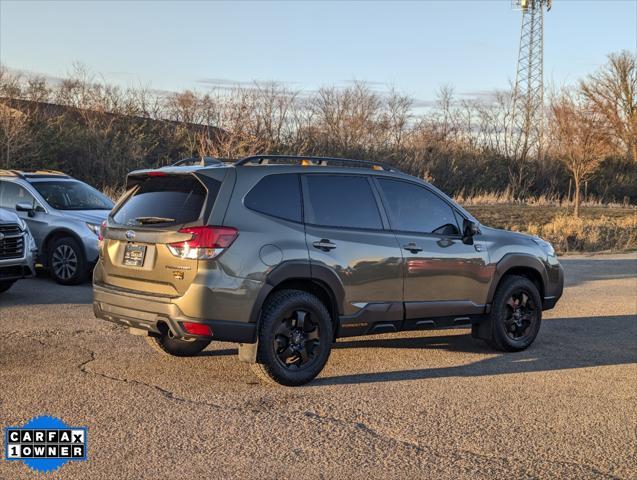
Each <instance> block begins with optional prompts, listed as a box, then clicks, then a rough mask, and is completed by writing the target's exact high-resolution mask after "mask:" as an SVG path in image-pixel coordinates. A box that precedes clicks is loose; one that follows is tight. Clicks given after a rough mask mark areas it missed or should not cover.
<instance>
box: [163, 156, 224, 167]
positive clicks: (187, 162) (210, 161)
mask: <svg viewBox="0 0 637 480" xmlns="http://www.w3.org/2000/svg"><path fill="white" fill-rule="evenodd" d="M224 163H225V161H224V159H220V158H213V157H191V158H182V159H181V160H178V161H176V162H175V163H173V164H171V165H170V166H171V167H185V166H199V165H200V166H202V167H207V166H210V165H223V164H224Z"/></svg>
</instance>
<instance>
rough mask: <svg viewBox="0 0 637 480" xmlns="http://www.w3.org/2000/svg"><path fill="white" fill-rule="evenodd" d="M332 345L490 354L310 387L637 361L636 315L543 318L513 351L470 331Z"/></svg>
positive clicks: (350, 376) (326, 381)
mask: <svg viewBox="0 0 637 480" xmlns="http://www.w3.org/2000/svg"><path fill="white" fill-rule="evenodd" d="M335 347H336V348H337V349H340V348H361V349H369V348H382V349H387V350H389V351H391V350H392V349H405V348H408V349H422V350H433V349H436V350H446V351H449V352H461V353H473V354H484V355H489V357H488V358H484V359H481V360H478V361H475V362H471V363H465V364H461V365H453V366H445V367H430V368H418V366H417V365H414V367H415V368H414V369H407V370H395V371H383V372H372V373H351V374H345V375H338V376H331V377H323V378H319V379H317V380H315V381H314V382H313V383H312V385H315V386H318V385H348V384H369V383H379V382H397V381H405V380H423V379H432V378H446V377H475V376H490V375H503V374H511V373H530V372H549V371H554V370H565V369H576V368H587V367H599V366H605V365H623V364H631V363H637V315H617V316H604V317H585V318H557V319H548V320H545V321H544V322H543V324H542V330H541V331H540V335H539V336H538V338H537V340H536V341H535V343H534V344H533V345H532V346H531V347H530V348H528V349H527V350H525V351H522V352H515V353H502V352H497V351H494V350H491V349H490V348H488V347H487V346H486V345H485V344H484V343H483V342H481V341H479V340H475V339H473V338H471V335H470V334H467V335H458V334H456V335H443V336H431V337H426V336H422V337H421V336H419V337H409V338H377V339H364V340H347V341H341V342H338V343H336V345H335ZM388 354H391V353H390V352H388Z"/></svg>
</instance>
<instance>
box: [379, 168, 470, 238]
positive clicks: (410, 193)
mask: <svg viewBox="0 0 637 480" xmlns="http://www.w3.org/2000/svg"><path fill="white" fill-rule="evenodd" d="M378 183H379V184H380V187H381V190H382V192H383V194H384V197H385V201H386V202H387V208H388V210H389V212H388V213H389V217H390V223H391V226H392V229H394V230H398V231H402V232H416V233H433V234H438V235H458V234H459V233H460V230H459V228H458V224H457V222H456V217H455V215H454V212H453V209H452V208H451V206H450V205H449V204H448V203H447V202H445V201H444V200H442V199H441V198H440V197H439V196H438V195H436V194H435V193H433V192H432V191H430V190H429V189H428V188H426V187H421V186H419V185H415V184H413V183H409V182H402V181H399V180H389V179H379V180H378Z"/></svg>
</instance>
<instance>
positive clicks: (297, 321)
mask: <svg viewBox="0 0 637 480" xmlns="http://www.w3.org/2000/svg"><path fill="white" fill-rule="evenodd" d="M258 337H259V346H258V349H257V363H255V364H253V365H252V370H253V371H254V373H255V374H256V375H257V377H259V379H261V380H262V381H263V382H264V383H270V384H272V383H278V384H280V385H287V386H298V385H303V384H306V383H308V382H310V381H312V380H313V379H314V378H315V377H316V376H317V375H318V374H319V373H320V372H321V370H323V367H324V366H325V363H326V362H327V359H328V358H329V355H330V350H331V348H332V342H333V340H334V333H333V327H332V320H331V317H330V314H329V312H328V311H327V308H326V307H325V305H324V304H323V303H322V302H321V301H320V300H319V299H318V298H317V297H315V296H314V295H312V294H310V293H307V292H304V291H301V290H281V291H280V292H277V293H275V294H274V295H273V296H272V297H271V298H269V299H268V300H267V301H266V303H265V306H264V307H263V311H262V314H261V322H260V324H259V332H258Z"/></svg>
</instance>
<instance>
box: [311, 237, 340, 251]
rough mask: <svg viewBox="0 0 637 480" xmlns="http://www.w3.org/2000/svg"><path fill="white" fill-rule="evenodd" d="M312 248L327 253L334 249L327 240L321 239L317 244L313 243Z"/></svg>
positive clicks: (334, 246)
mask: <svg viewBox="0 0 637 480" xmlns="http://www.w3.org/2000/svg"><path fill="white" fill-rule="evenodd" d="M312 245H314V248H318V249H319V250H323V251H324V252H329V251H330V250H332V249H334V248H336V245H334V244H333V243H332V242H330V241H329V240H328V239H327V238H322V239H321V240H319V241H318V242H314V243H313V244H312Z"/></svg>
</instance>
